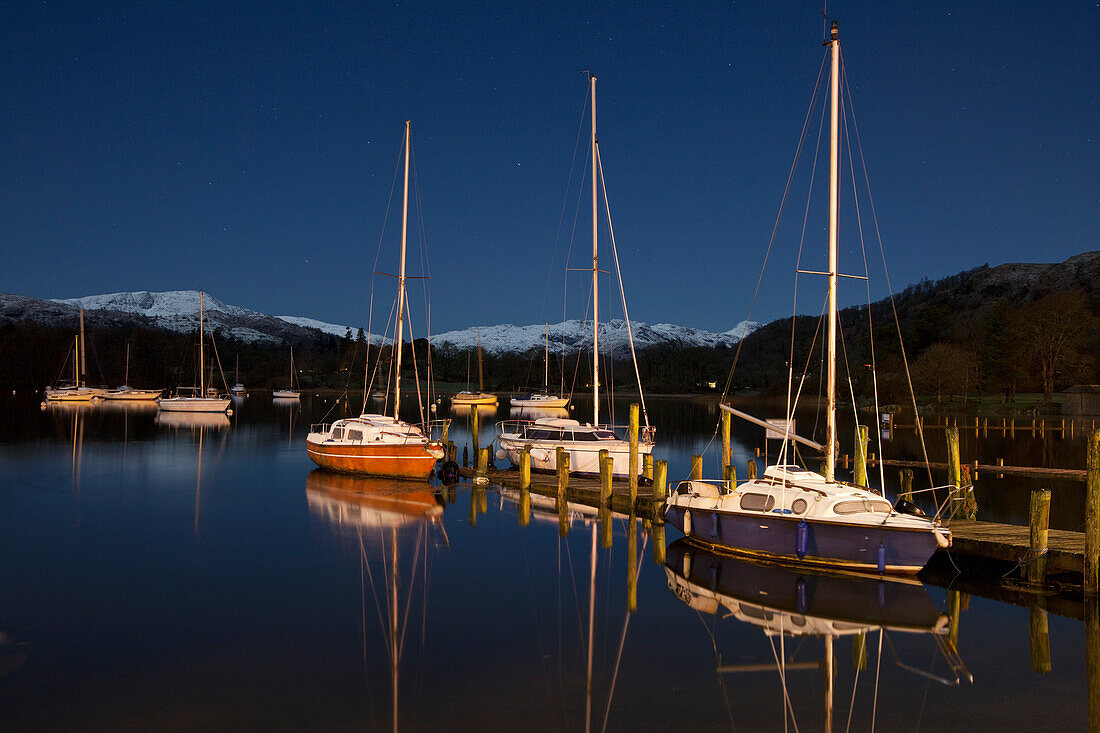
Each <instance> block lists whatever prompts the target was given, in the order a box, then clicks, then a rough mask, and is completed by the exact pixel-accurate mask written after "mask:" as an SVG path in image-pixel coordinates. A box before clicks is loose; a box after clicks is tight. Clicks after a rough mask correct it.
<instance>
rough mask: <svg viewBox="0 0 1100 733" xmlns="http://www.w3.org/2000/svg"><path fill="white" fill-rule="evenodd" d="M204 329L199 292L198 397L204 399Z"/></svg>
mask: <svg viewBox="0 0 1100 733" xmlns="http://www.w3.org/2000/svg"><path fill="white" fill-rule="evenodd" d="M205 332H206V329H205V328H204V327H203V323H202V291H201V290H200V291H199V397H206V354H204V353H203V350H202V341H203V338H202V337H203V334H204V333H205Z"/></svg>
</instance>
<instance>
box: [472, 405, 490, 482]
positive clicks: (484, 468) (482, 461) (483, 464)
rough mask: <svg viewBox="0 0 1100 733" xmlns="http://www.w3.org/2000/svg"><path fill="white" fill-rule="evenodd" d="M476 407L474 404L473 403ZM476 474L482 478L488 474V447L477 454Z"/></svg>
mask: <svg viewBox="0 0 1100 733" xmlns="http://www.w3.org/2000/svg"><path fill="white" fill-rule="evenodd" d="M475 407H476V405H475ZM477 475H478V478H484V477H485V476H488V475H489V449H488V448H482V449H481V450H480V451H478V454H477Z"/></svg>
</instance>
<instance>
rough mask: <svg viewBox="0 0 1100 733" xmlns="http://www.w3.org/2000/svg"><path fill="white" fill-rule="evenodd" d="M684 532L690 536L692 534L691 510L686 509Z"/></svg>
mask: <svg viewBox="0 0 1100 733" xmlns="http://www.w3.org/2000/svg"><path fill="white" fill-rule="evenodd" d="M684 534H685V535H686V536H688V537H690V536H691V510H690V509H685V510H684Z"/></svg>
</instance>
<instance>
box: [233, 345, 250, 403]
mask: <svg viewBox="0 0 1100 733" xmlns="http://www.w3.org/2000/svg"><path fill="white" fill-rule="evenodd" d="M229 394H231V395H233V396H234V397H247V396H248V390H246V389H245V388H244V384H242V383H241V355H240V354H237V367H236V369H235V370H234V371H233V386H232V387H230V388H229Z"/></svg>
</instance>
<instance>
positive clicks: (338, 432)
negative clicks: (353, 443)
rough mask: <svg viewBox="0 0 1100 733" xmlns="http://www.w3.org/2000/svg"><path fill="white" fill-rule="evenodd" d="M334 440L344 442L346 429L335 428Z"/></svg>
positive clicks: (333, 431)
mask: <svg viewBox="0 0 1100 733" xmlns="http://www.w3.org/2000/svg"><path fill="white" fill-rule="evenodd" d="M332 439H333V440H343V439H344V429H343V428H333V429H332Z"/></svg>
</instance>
